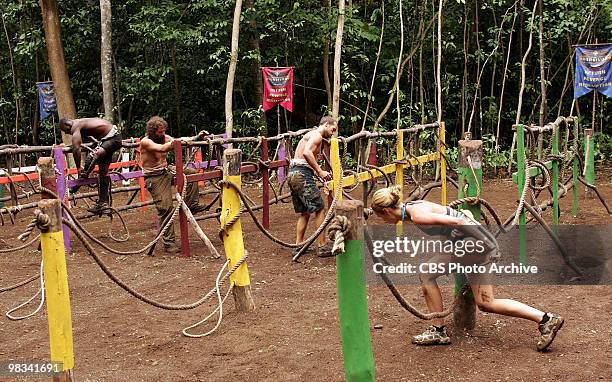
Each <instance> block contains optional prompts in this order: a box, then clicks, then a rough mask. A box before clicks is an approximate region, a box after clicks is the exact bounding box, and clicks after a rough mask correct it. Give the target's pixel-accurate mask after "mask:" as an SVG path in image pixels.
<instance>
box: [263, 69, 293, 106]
mask: <svg viewBox="0 0 612 382" xmlns="http://www.w3.org/2000/svg"><path fill="white" fill-rule="evenodd" d="M261 71H262V75H263V85H264V92H263V109H264V111H266V110H269V109H272V108H273V107H274V106H276V105H277V104H280V106H282V107H284V108H285V109H287V110H289V111H293V68H266V67H262V68H261Z"/></svg>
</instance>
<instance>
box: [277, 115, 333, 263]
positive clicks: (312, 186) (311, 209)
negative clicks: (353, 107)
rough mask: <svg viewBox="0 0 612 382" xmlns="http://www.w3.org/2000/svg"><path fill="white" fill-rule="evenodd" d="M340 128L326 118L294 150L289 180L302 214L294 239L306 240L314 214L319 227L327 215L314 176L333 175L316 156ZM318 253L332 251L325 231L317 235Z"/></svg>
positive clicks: (292, 193)
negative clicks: (322, 144) (310, 220)
mask: <svg viewBox="0 0 612 382" xmlns="http://www.w3.org/2000/svg"><path fill="white" fill-rule="evenodd" d="M337 130H338V122H337V121H336V120H335V119H334V118H332V117H329V116H327V117H323V118H321V122H319V126H317V127H316V128H315V129H313V130H312V131H310V132H308V133H307V134H306V135H304V136H303V137H302V139H301V140H300V142H299V143H298V145H297V148H296V149H295V156H294V158H293V159H292V160H291V164H290V165H289V174H288V182H289V188H290V189H291V198H292V201H293V208H294V210H295V212H297V213H298V214H300V216H299V217H298V221H297V226H296V235H295V242H296V243H301V242H302V241H304V233H305V232H306V227H307V226H308V220H309V219H310V215H311V214H315V219H314V220H315V224H316V226H317V227H319V226H320V225H321V224H322V223H323V219H324V217H325V208H324V207H325V206H324V204H323V198H322V197H321V192H320V191H319V189H318V188H317V185H316V183H315V175H318V176H319V177H320V178H322V179H323V180H330V179H331V174H330V173H329V172H327V171H324V170H323V169H321V167H320V166H319V164H318V163H317V155H318V154H319V153H320V151H321V142H323V138H331V137H332V136H333V135H334V133H335V132H336V131H337ZM317 244H318V252H319V256H325V255H327V252H330V253H331V249H327V248H326V247H325V234H324V233H321V235H319V237H318V238H317Z"/></svg>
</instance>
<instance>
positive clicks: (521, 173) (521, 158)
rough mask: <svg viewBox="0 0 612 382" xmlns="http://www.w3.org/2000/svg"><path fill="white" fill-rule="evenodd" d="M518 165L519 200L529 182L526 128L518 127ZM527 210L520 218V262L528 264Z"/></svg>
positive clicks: (522, 212)
mask: <svg viewBox="0 0 612 382" xmlns="http://www.w3.org/2000/svg"><path fill="white" fill-rule="evenodd" d="M516 164H517V177H518V192H519V198H520V197H521V194H522V193H523V188H524V187H525V183H526V181H527V179H526V177H525V167H526V165H527V164H526V163H525V126H524V125H516ZM525 224H526V219H525V210H524V209H523V211H521V214H520V216H519V262H520V263H521V264H525V265H526V264H527V229H526V226H525Z"/></svg>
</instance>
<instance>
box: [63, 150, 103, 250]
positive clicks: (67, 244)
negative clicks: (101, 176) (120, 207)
mask: <svg viewBox="0 0 612 382" xmlns="http://www.w3.org/2000/svg"><path fill="white" fill-rule="evenodd" d="M53 158H54V159H55V166H56V168H57V172H58V173H57V175H56V176H57V188H56V192H57V196H59V198H60V199H62V200H63V201H64V202H65V203H66V205H67V206H68V207H70V204H69V201H68V198H66V199H64V195H66V187H67V185H66V172H67V168H66V157H65V156H64V152H63V151H62V147H61V146H58V147H56V148H55V149H53ZM98 187H99V185H98ZM63 216H64V217H67V214H66V213H64V214H63ZM62 231H64V247H65V248H66V254H68V253H70V230H69V229H68V227H66V225H62Z"/></svg>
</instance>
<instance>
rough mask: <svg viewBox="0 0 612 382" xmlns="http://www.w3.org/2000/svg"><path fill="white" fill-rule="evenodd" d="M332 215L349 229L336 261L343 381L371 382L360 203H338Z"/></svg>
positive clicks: (371, 369) (372, 373) (361, 207)
mask: <svg viewBox="0 0 612 382" xmlns="http://www.w3.org/2000/svg"><path fill="white" fill-rule="evenodd" d="M336 215H340V216H346V217H347V218H348V219H349V221H350V222H351V229H350V231H349V233H348V234H347V235H345V246H344V248H345V252H344V253H343V254H340V255H338V257H337V258H336V269H337V285H338V316H339V319H340V335H341V337H342V354H343V356H344V370H345V379H346V381H349V382H352V381H374V380H375V377H374V371H375V369H374V356H373V354H372V339H371V338H370V320H369V318H368V295H367V288H366V284H365V279H366V277H365V273H364V269H363V266H364V259H363V203H362V202H361V201H359V200H346V201H338V203H337V204H336Z"/></svg>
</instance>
